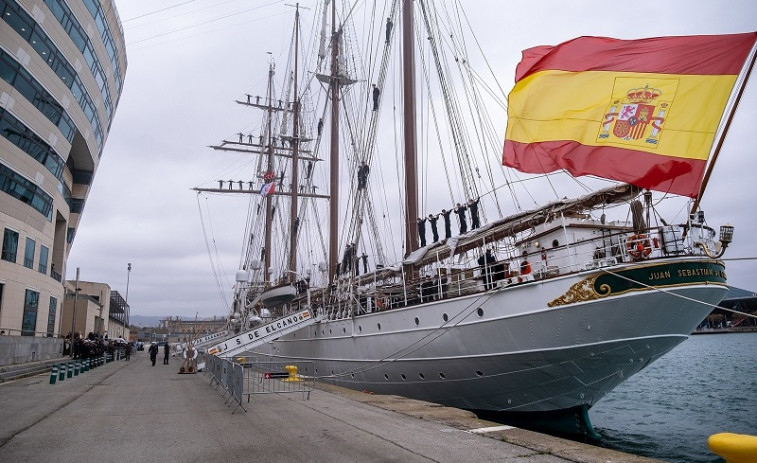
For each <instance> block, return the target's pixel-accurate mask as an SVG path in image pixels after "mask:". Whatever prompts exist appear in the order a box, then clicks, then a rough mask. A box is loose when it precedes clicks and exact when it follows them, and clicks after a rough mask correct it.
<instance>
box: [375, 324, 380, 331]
mask: <svg viewBox="0 0 757 463" xmlns="http://www.w3.org/2000/svg"><path fill="white" fill-rule="evenodd" d="M376 327H378V329H379V331H381V323H376Z"/></svg>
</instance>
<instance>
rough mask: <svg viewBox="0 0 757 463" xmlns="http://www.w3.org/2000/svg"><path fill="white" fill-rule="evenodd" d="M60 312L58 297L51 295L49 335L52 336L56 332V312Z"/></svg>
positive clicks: (48, 316)
mask: <svg viewBox="0 0 757 463" xmlns="http://www.w3.org/2000/svg"><path fill="white" fill-rule="evenodd" d="M57 312H58V299H56V298H54V297H52V296H50V311H49V312H47V337H48V338H50V337H52V336H53V335H54V334H55V333H54V331H55V314H56V313H57Z"/></svg>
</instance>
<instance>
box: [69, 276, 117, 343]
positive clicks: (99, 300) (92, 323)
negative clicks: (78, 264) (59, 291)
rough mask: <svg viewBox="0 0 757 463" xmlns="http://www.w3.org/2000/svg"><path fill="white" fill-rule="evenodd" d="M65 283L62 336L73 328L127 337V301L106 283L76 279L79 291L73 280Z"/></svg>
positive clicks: (113, 336) (83, 333) (85, 333)
mask: <svg viewBox="0 0 757 463" xmlns="http://www.w3.org/2000/svg"><path fill="white" fill-rule="evenodd" d="M65 286H66V298H65V303H64V305H63V311H62V313H61V329H60V332H61V334H62V335H63V336H66V335H67V334H68V333H70V332H72V331H73V332H75V333H79V334H80V335H81V336H85V337H86V336H87V335H88V334H89V333H94V334H95V335H96V336H98V337H105V336H106V335H107V336H108V338H109V339H114V338H123V339H126V340H129V337H130V333H129V319H128V313H129V310H128V305H127V304H126V301H125V300H124V298H123V297H122V296H121V294H120V293H119V292H118V291H113V290H111V289H110V286H109V285H107V284H106V283H96V282H91V281H79V286H78V291H76V289H75V287H76V282H75V281H71V280H68V281H67V282H66V285H65ZM77 293H78V294H77ZM74 317H75V318H76V321H75V322H74Z"/></svg>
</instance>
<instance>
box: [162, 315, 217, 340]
mask: <svg viewBox="0 0 757 463" xmlns="http://www.w3.org/2000/svg"><path fill="white" fill-rule="evenodd" d="M225 328H226V317H216V316H213V317H211V318H192V319H187V320H184V319H182V318H181V317H178V316H176V317H170V316H169V317H166V318H165V319H162V320H160V322H159V328H158V331H157V332H158V340H159V341H163V340H166V341H168V342H188V341H191V340H192V339H196V338H198V337H200V336H204V335H206V334H211V333H217V332H219V331H221V330H223V329H225Z"/></svg>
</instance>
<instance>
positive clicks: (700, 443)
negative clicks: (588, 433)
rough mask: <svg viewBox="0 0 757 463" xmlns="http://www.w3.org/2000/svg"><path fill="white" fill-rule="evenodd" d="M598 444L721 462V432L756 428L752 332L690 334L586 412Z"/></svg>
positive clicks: (682, 462)
mask: <svg viewBox="0 0 757 463" xmlns="http://www.w3.org/2000/svg"><path fill="white" fill-rule="evenodd" d="M589 415H590V417H591V421H592V423H593V424H594V427H595V428H596V430H597V432H599V434H600V435H601V436H602V441H601V442H600V443H599V445H601V446H602V447H607V448H612V449H615V450H620V451H623V452H627V453H633V454H637V455H643V456H647V457H651V458H656V459H659V460H664V461H669V462H673V463H691V462H694V463H700V462H701V463H705V462H722V461H723V460H722V459H720V458H719V457H717V455H715V454H713V453H712V452H711V451H710V450H709V448H708V447H707V438H708V437H709V436H710V435H712V434H716V433H719V432H734V433H742V434H752V435H755V434H757V333H743V334H713V335H700V336H692V337H691V338H690V339H688V340H687V341H685V342H684V343H682V344H681V345H680V346H678V347H677V348H675V349H673V350H672V351H671V352H669V353H667V354H666V355H665V356H664V357H662V358H661V359H659V360H658V361H656V362H654V363H652V364H651V365H650V366H649V367H647V368H646V369H645V370H643V371H641V372H640V373H638V374H637V375H635V376H633V377H631V378H630V379H628V380H627V381H626V382H624V383H623V384H621V385H620V386H618V387H617V388H616V389H615V390H614V391H612V392H611V393H610V394H608V395H607V396H606V397H605V398H604V399H602V400H601V401H600V402H599V403H598V404H597V405H596V406H595V407H594V408H592V409H591V410H590V412H589Z"/></svg>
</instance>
